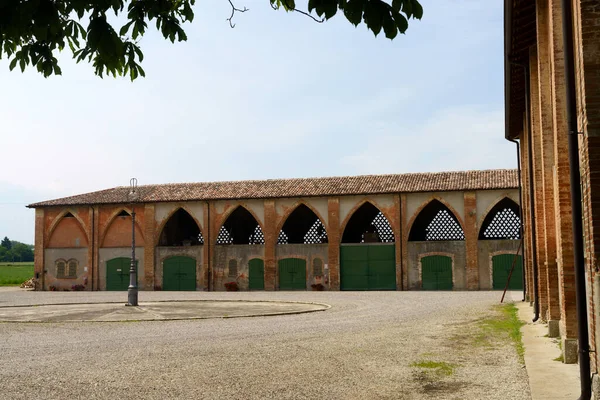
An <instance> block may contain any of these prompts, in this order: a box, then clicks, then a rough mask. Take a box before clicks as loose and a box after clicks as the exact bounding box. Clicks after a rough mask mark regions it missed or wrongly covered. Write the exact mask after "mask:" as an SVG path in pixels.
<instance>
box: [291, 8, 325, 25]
mask: <svg viewBox="0 0 600 400" xmlns="http://www.w3.org/2000/svg"><path fill="white" fill-rule="evenodd" d="M292 11H295V12H297V13H300V14H302V15H305V16H307V17H309V18H311V19H312V20H313V21H315V22H318V23H319V24H322V23H323V22H325V17H323V18H321V19H319V18H317V17H315V16H313V15H310V14H309V13H307V12H306V11H302V10H298V9H297V8H294V9H293V10H292Z"/></svg>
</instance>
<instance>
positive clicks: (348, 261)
mask: <svg viewBox="0 0 600 400" xmlns="http://www.w3.org/2000/svg"><path fill="white" fill-rule="evenodd" d="M340 280H341V281H340V288H341V290H396V252H395V247H394V245H393V244H391V245H366V244H361V245H352V246H341V248H340Z"/></svg>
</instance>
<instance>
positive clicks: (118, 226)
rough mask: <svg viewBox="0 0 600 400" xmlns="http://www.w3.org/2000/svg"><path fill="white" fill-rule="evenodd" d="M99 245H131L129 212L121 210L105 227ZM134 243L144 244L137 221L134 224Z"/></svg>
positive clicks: (141, 245) (139, 245)
mask: <svg viewBox="0 0 600 400" xmlns="http://www.w3.org/2000/svg"><path fill="white" fill-rule="evenodd" d="M105 232H106V233H105V234H104V239H103V240H102V242H101V244H100V245H101V247H130V246H131V214H129V213H128V212H127V211H126V210H121V211H120V212H119V213H118V214H117V215H116V216H115V217H114V218H113V219H112V221H111V222H110V225H109V226H108V228H106V231H105ZM135 245H136V246H138V247H143V246H144V245H145V242H144V236H143V235H142V230H141V229H140V226H139V224H138V222H137V221H136V224H135Z"/></svg>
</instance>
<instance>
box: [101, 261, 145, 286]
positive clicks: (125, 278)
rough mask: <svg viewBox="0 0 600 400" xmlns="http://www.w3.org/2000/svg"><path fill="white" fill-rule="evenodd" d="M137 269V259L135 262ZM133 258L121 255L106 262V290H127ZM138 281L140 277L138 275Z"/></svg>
mask: <svg viewBox="0 0 600 400" xmlns="http://www.w3.org/2000/svg"><path fill="white" fill-rule="evenodd" d="M135 266H136V269H137V261H136V262H135ZM130 267H131V258H127V257H119V258H113V259H112V260H108V261H107V262H106V290H127V288H128V287H129V268H130ZM137 278H138V282H139V281H140V277H139V276H137Z"/></svg>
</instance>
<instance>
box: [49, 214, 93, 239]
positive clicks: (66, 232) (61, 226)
mask: <svg viewBox="0 0 600 400" xmlns="http://www.w3.org/2000/svg"><path fill="white" fill-rule="evenodd" d="M87 246H88V240H87V235H86V233H85V231H84V229H83V226H82V225H81V223H80V221H79V220H78V219H77V218H76V217H75V216H74V215H73V214H71V213H70V212H67V213H66V214H65V215H63V216H62V217H61V219H60V220H59V221H58V223H57V224H56V226H55V227H54V229H53V230H52V233H51V235H50V238H49V239H48V245H47V247H48V248H80V247H87Z"/></svg>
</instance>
